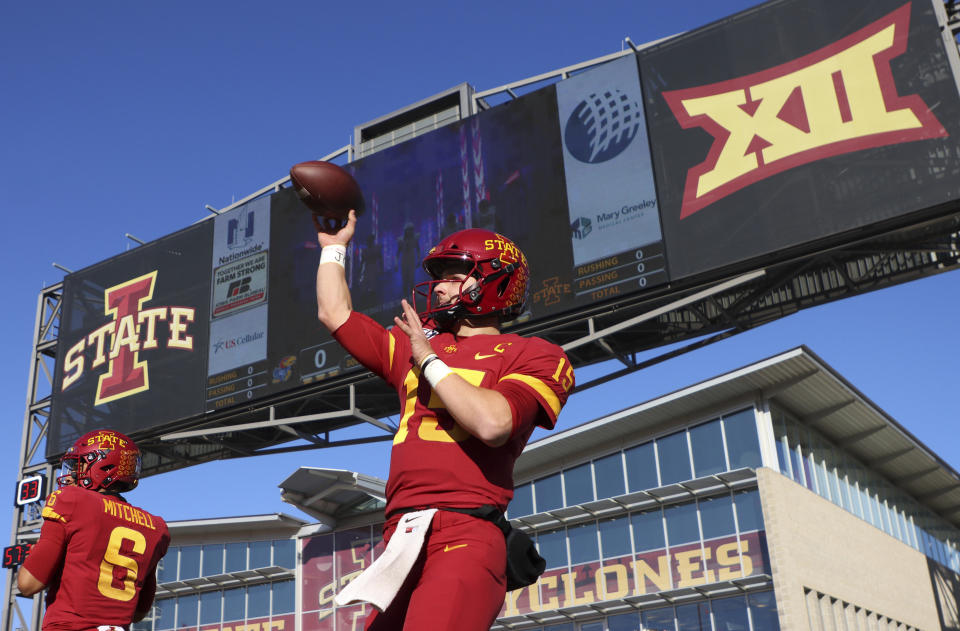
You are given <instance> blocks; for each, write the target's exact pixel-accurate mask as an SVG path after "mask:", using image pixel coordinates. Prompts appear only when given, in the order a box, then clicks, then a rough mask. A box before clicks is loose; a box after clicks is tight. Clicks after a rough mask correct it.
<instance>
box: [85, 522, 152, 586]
mask: <svg viewBox="0 0 960 631" xmlns="http://www.w3.org/2000/svg"><path fill="white" fill-rule="evenodd" d="M124 541H129V542H130V543H132V544H133V549H131V550H130V552H132V553H133V554H138V555H139V554H143V552H144V550H146V549H147V539H146V537H144V536H143V534H142V533H140V532H137V531H136V530H133V529H132V528H124V527H123V526H117V527H116V528H114V529H113V531H111V532H110V540H109V541H108V542H107V551H106V552H104V553H103V561H101V562H100V580H98V581H97V589H99V590H100V593H101V594H103V595H104V596H106V597H107V598H112V599H113V600H121V601H123V602H127V601H129V600H131V599H132V598H133V597H134V596H135V595H136V593H137V589H136V587H135V586H134V581H136V580H137V576H139V574H140V566H139V565H137V560H136V559H134V558H131V557H128V556H126V555H125V554H121V552H120V548H121V547H122V546H123V542H124ZM128 554H129V552H128ZM118 567H120V568H123V569H125V570H126V572H125V574H124V576H123V578H122V579H116V577H115V575H114V569H115V568H118ZM118 580H119V581H120V582H121V584H122V585H123V588H122V589H119V588H117V587H115V586H114V583H116V582H117V581H118Z"/></svg>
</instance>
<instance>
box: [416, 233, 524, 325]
mask: <svg viewBox="0 0 960 631" xmlns="http://www.w3.org/2000/svg"><path fill="white" fill-rule="evenodd" d="M451 266H455V267H454V269H457V271H458V272H460V273H463V274H466V278H464V280H463V281H462V282H461V283H460V290H459V292H458V293H459V299H458V300H456V301H455V302H452V303H448V304H438V303H439V301H438V298H437V295H436V293H435V292H434V288H435V287H436V286H437V283H440V282H443V281H444V280H445V279H444V278H443V275H444V273H445V272H446V271H449V270H450V269H451ZM456 266H460V267H459V269H458V268H457V267H456ZM423 269H425V270H426V271H427V274H429V275H430V278H431V279H432V280H429V281H425V282H422V283H419V284H417V286H416V287H414V291H413V299H414V307H415V308H416V300H417V296H420V297H422V298H424V299H426V309H425V310H423V311H419V313H420V318H421V319H422V320H423V321H424V322H425V323H427V322H429V321H431V320H432V321H433V323H435V324H436V325H437V326H438V327H439V328H444V327H446V326H449V325H450V324H452V323H453V322H454V321H456V320H459V319H461V318H469V317H471V316H484V315H490V314H498V315H500V317H501V319H502V320H509V319H511V318H514V317H516V316H518V315H519V314H520V313H521V312H522V311H523V306H524V303H525V302H526V300H527V282H528V280H529V278H530V268H529V267H528V265H527V257H526V256H525V255H524V254H523V252H522V251H521V250H520V248H518V247H517V246H516V244H514V242H513V241H511V240H510V239H508V238H506V237H505V236H503V235H501V234H497V233H496V232H493V231H490V230H483V229H481V228H470V229H467V230H460V231H459V232H455V233H453V234H452V235H450V236H448V237H445V238H444V239H442V240H441V241H440V243H438V244H437V245H435V246H434V247H433V248H431V249H430V251H429V252H428V253H427V256H426V257H424V259H423ZM470 278H474V279H476V283H473V284H469V285H467V282H468V279H470Z"/></svg>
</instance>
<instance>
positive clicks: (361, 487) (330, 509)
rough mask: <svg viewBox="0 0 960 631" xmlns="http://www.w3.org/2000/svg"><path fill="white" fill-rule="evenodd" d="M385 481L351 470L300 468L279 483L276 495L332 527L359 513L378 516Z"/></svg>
mask: <svg viewBox="0 0 960 631" xmlns="http://www.w3.org/2000/svg"><path fill="white" fill-rule="evenodd" d="M386 486H387V483H386V482H385V481H383V480H381V479H380V478H376V477H373V476H369V475H364V474H362V473H357V472H355V471H345V470H343V469H321V468H318V467H300V468H299V469H297V470H296V471H294V472H293V474H292V475H290V477H288V478H287V479H286V480H284V481H283V482H281V483H280V489H281V490H280V497H281V498H282V499H283V501H284V502H287V503H288V504H292V505H293V506H296V507H297V508H299V509H300V510H302V511H303V512H305V513H306V514H308V515H310V516H311V517H314V518H315V519H317V521H319V522H320V524H321V526H323V527H325V528H327V529H333V528H336V527H338V526H343V525H345V522H349V521H351V520H353V519H355V518H357V517H359V516H364V515H368V514H371V513H372V514H374V515H377V516H381V515H382V511H383V508H384V506H385V505H386V502H385V497H386V495H385V494H386Z"/></svg>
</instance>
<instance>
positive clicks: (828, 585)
mask: <svg viewBox="0 0 960 631" xmlns="http://www.w3.org/2000/svg"><path fill="white" fill-rule="evenodd" d="M757 480H758V485H759V490H760V500H761V503H762V506H763V518H764V524H765V528H766V534H767V545H768V547H769V552H770V564H771V568H772V571H773V587H774V591H775V593H776V598H777V608H778V610H779V611H780V623H781V626H782V631H801V630H802V631H806V630H808V629H810V628H811V624H810V621H809V620H808V616H807V605H806V602H805V595H804V588H809V589H812V590H817V591H819V592H822V593H824V594H829V595H830V596H833V597H834V598H837V599H840V600H842V601H845V602H847V603H850V604H852V605H856V606H858V607H862V608H864V609H867V610H870V611H872V612H876V613H877V614H880V615H883V616H887V617H889V618H892V619H894V620H898V621H900V622H902V623H905V624H907V625H910V626H912V627H914V628H916V629H922V630H923V631H935V630H938V629H941V628H944V627H943V626H942V625H941V621H940V616H939V615H938V611H937V610H938V607H937V602H936V599H935V597H934V587H933V577H932V576H931V572H930V569H929V566H928V563H927V558H926V556H924V555H923V554H921V553H920V552H917V551H916V550H914V549H913V548H911V547H909V546H907V545H906V544H903V543H901V542H900V541H898V540H897V539H895V538H893V537H891V536H890V535H888V534H886V533H884V532H883V531H881V530H880V529H878V528H875V527H874V526H872V525H870V524H868V523H867V522H865V521H863V520H862V519H860V518H858V517H856V516H854V515H852V514H851V513H848V512H847V511H845V510H843V509H842V508H840V507H838V506H836V505H835V504H833V503H832V502H830V501H829V500H827V499H825V498H822V497H820V496H819V495H817V494H816V493H813V492H812V491H810V490H808V489H806V488H804V487H803V486H801V485H799V484H797V483H796V482H794V481H793V480H790V479H788V478H787V477H786V476H783V475H781V474H780V473H778V472H776V471H773V470H772V469H768V468H761V469H758V470H757ZM812 628H814V629H817V628H819V626H818V625H817V624H816V623H815V624H814V625H813V626H812ZM827 628H830V627H827ZM946 628H949V626H947V627H946Z"/></svg>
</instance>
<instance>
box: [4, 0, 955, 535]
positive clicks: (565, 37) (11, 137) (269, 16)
mask: <svg viewBox="0 0 960 631" xmlns="http://www.w3.org/2000/svg"><path fill="white" fill-rule="evenodd" d="M752 4H754V3H753V2H744V1H742V0H731V1H727V2H724V1H710V2H708V1H705V0H689V1H687V2H684V3H666V2H654V1H652V0H632V1H629V2H627V1H619V0H612V1H607V2H602V3H586V2H568V1H564V0H561V1H551V2H546V1H523V0H521V1H513V2H503V1H500V0H495V1H491V2H485V3H483V4H482V5H478V4H475V3H474V4H472V5H467V4H462V5H454V4H453V3H447V2H413V3H395V2H391V3H386V2H367V3H354V4H349V5H348V4H347V3H321V2H306V1H304V2H289V1H284V0H281V1H279V2H274V3H270V4H269V5H268V4H266V3H253V2H249V1H243V0H239V1H232V2H223V1H221V0H211V1H210V2H183V1H181V0H172V1H168V2H164V3H159V2H150V1H146V2H135V3H133V2H120V1H118V0H102V1H98V2H67V1H65V0H54V1H53V2H52V3H46V4H44V5H43V7H42V8H40V6H39V5H37V4H35V3H7V5H6V6H5V7H4V10H3V14H4V15H3V19H2V20H0V59H3V60H4V62H3V63H2V64H0V81H2V85H3V86H4V96H3V98H2V99H0V124H2V125H3V134H2V141H0V178H2V181H0V211H2V217H3V221H4V223H5V227H6V229H5V230H4V231H3V236H2V237H0V238H2V239H3V243H2V247H0V257H2V269H3V270H4V271H5V281H6V282H5V284H6V287H7V291H6V293H5V295H6V299H5V303H6V305H7V307H6V311H4V315H3V319H2V321H3V324H4V326H3V330H4V333H5V336H4V339H5V342H6V344H7V346H6V351H5V354H4V357H5V361H4V362H2V364H0V370H2V373H0V406H2V407H0V409H2V410H3V412H4V419H5V420H4V421H3V422H4V423H5V427H6V436H7V439H6V441H4V444H3V445H2V446H0V450H2V453H3V456H4V458H3V464H2V465H0V477H2V478H3V479H6V480H7V481H8V483H9V486H8V487H7V488H9V490H10V492H11V493H12V491H13V482H14V480H15V478H16V470H17V469H16V459H17V456H16V453H17V452H16V450H17V448H18V446H19V442H20V434H21V429H22V424H23V415H24V404H25V392H26V385H27V374H28V368H29V349H30V343H31V335H32V329H33V325H34V316H35V308H36V299H37V294H38V292H39V291H40V290H41V288H42V287H43V286H45V285H49V284H52V283H54V282H57V281H59V280H60V278H61V277H62V273H61V272H60V271H58V270H57V269H55V268H53V267H52V265H51V263H53V262H57V263H59V264H61V265H64V266H66V267H68V268H71V269H80V268H82V267H85V266H87V265H90V264H92V263H95V262H97V261H100V260H103V259H105V258H108V257H110V256H113V255H116V254H119V253H121V252H123V251H125V250H126V249H128V248H130V247H133V246H134V245H135V244H134V243H133V242H131V241H129V240H127V239H126V238H125V237H124V233H130V234H133V235H135V236H136V237H138V238H139V239H142V240H145V241H149V240H153V239H156V238H159V237H161V236H163V235H166V234H169V233H171V232H174V231H176V230H178V229H180V228H183V227H185V226H187V225H189V224H191V223H193V222H195V221H197V220H199V219H201V218H203V217H204V216H205V215H207V214H208V213H207V211H205V210H204V205H205V204H210V205H212V206H214V207H217V208H220V207H223V206H226V205H228V204H230V203H231V202H232V201H234V200H235V199H239V198H242V197H244V196H246V195H248V194H249V193H252V192H253V191H255V190H257V189H259V188H261V187H263V186H265V185H267V184H269V183H271V182H273V181H275V180H277V179H279V178H281V177H283V176H284V175H285V174H286V173H287V170H288V169H289V167H290V165H292V164H294V163H296V162H300V161H303V160H308V159H314V158H318V157H320V156H323V155H325V154H327V153H329V152H330V151H332V150H334V149H337V148H339V147H342V146H343V145H345V144H347V143H348V142H349V140H350V138H351V135H352V132H353V127H354V126H355V125H357V124H360V123H364V122H367V121H370V120H372V119H375V118H378V117H380V116H382V115H384V114H387V113H389V112H391V111H393V110H396V109H398V108H401V107H404V106H406V105H408V104H411V103H414V102H416V101H419V100H421V99H423V98H425V97H427V96H430V95H432V94H434V93H437V92H440V91H443V90H445V89H447V88H450V87H453V86H455V85H457V84H459V83H461V82H468V83H470V84H472V85H474V86H475V87H476V88H478V89H480V90H484V89H488V88H493V87H496V86H500V85H503V84H506V83H509V82H511V81H514V80H518V79H523V78H525V77H530V76H534V75H538V74H540V73H543V72H547V71H550V70H554V69H558V68H561V67H564V66H568V65H571V64H574V63H578V62H581V61H585V60H588V59H593V58H596V57H600V56H602V55H606V54H609V53H612V52H616V51H619V50H621V48H622V46H623V43H622V41H623V38H624V37H625V36H629V37H630V38H631V39H632V40H633V41H635V42H638V43H639V42H646V41H650V40H653V39H656V38H660V37H664V36H667V35H670V34H674V33H677V32H680V31H683V30H687V29H690V28H695V27H697V26H701V25H703V24H706V23H708V22H711V21H713V20H715V19H718V18H720V17H723V16H725V15H729V14H731V13H734V12H736V11H738V10H740V9H742V8H744V7H746V6H750V5H752ZM705 55H707V53H705ZM705 62H707V58H705ZM958 290H960V274H958V273H956V272H950V273H946V274H942V275H940V276H937V277H934V278H929V279H925V280H921V281H915V282H912V283H909V284H905V285H902V286H899V287H895V288H891V289H887V290H883V291H880V292H874V293H871V294H867V295H863V296H860V297H856V298H852V299H848V300H843V301H840V302H837V303H833V304H830V305H825V306H821V307H817V308H814V309H809V310H807V311H805V312H802V313H800V314H797V315H793V316H790V317H787V318H785V319H783V320H780V321H778V322H776V323H773V324H769V325H766V326H763V327H760V328H758V329H756V330H753V331H750V332H747V333H744V334H741V335H739V336H736V337H734V338H732V339H729V340H726V341H724V342H721V343H718V344H714V345H712V346H710V347H707V348H704V349H701V350H698V351H695V352H693V353H690V354H688V355H685V356H683V357H681V358H678V359H675V360H671V361H669V362H666V363H664V364H661V365H658V366H655V367H653V368H650V369H648V370H645V371H642V372H640V373H636V374H634V375H631V376H630V377H627V378H624V379H621V380H618V381H615V382H612V383H609V384H606V385H604V386H602V387H598V388H595V389H592V390H589V391H586V392H584V393H582V394H578V395H575V396H574V397H573V398H572V399H571V402H570V403H569V405H568V407H567V409H566V410H565V411H564V412H563V414H562V416H561V420H560V426H561V427H564V426H566V427H570V426H572V425H575V424H579V423H581V422H584V421H587V420H590V419H593V418H596V417H598V416H601V415H603V414H604V413H607V412H611V411H614V410H618V409H622V408H624V407H628V406H630V405H632V404H635V403H639V402H642V401H644V400H647V399H650V398H653V397H655V396H657V395H660V394H665V393H667V392H671V391H673V390H676V389H678V388H681V387H683V386H686V385H689V384H691V383H694V382H697V381H700V380H703V379H706V378H709V377H711V376H713V375H716V374H719V373H722V372H725V371H728V370H732V369H734V368H738V367H740V366H743V365H746V364H749V363H752V362H754V361H757V360H759V359H762V358H765V357H768V356H770V355H774V354H776V353H779V352H781V351H784V350H787V349H790V348H793V347H795V346H798V345H800V344H806V345H808V346H809V347H810V348H811V349H812V350H813V351H814V352H816V353H818V354H819V355H820V356H821V357H822V358H823V359H824V360H825V361H827V362H828V363H829V364H831V365H832V366H833V367H834V368H836V369H837V370H838V371H839V372H840V373H841V374H842V375H844V376H845V377H846V378H848V379H849V380H850V381H851V382H852V383H853V384H854V386H856V387H857V388H859V389H860V390H861V391H862V392H863V393H864V394H865V395H866V396H867V397H869V398H870V399H872V400H873V401H874V402H875V403H876V404H877V405H879V406H880V407H881V408H882V409H884V410H886V411H887V412H888V413H889V414H890V415H891V416H892V417H894V418H895V419H897V420H898V421H899V422H900V423H902V424H903V425H904V426H906V428H907V429H908V430H910V431H911V432H912V433H914V434H915V435H916V436H917V437H918V438H919V439H920V440H921V441H923V442H924V443H925V444H927V445H928V446H930V447H932V448H934V449H936V451H937V453H938V454H939V455H940V456H941V457H942V458H943V459H944V460H946V462H947V463H949V464H950V465H951V466H953V467H954V468H960V432H957V431H956V423H957V415H956V409H957V406H956V400H955V399H956V397H955V393H956V383H957V379H956V360H957V356H958V350H960V342H958V340H957V327H956V318H957V312H958V307H960V298H958V295H960V291H958ZM611 368H616V367H610V366H599V367H593V368H590V369H586V370H584V371H582V373H581V375H580V380H581V381H585V380H586V379H587V378H588V376H589V375H591V374H592V375H595V374H598V373H599V372H602V371H603V370H609V369H611ZM388 458H389V451H388V443H383V444H378V445H374V446H367V447H346V448H338V449H335V450H323V451H306V452H299V453H295V454H289V455H283V456H271V457H261V458H255V459H242V460H233V461H227V462H217V463H210V464H206V465H201V466H198V467H193V468H190V469H186V470H183V471H179V472H175V473H171V474H165V475H162V476H157V477H153V478H147V479H145V480H144V481H143V483H142V485H141V488H139V489H137V490H136V491H134V492H133V493H131V494H130V496H129V499H130V500H131V501H132V502H134V503H136V504H138V505H141V506H143V507H145V508H147V509H148V510H151V511H153V512H156V513H158V514H160V515H162V516H164V517H166V518H167V519H190V518H201V517H218V516H230V515H243V514H253V513H268V512H274V511H283V512H288V513H290V514H293V515H297V516H300V517H304V516H303V515H302V514H300V513H299V512H298V511H297V510H296V509H294V508H292V507H290V506H289V505H286V504H283V503H282V502H281V501H280V497H279V490H278V489H277V485H278V484H279V483H280V482H281V481H282V480H283V479H284V478H286V477H287V476H288V475H289V474H291V473H292V472H293V471H294V470H295V469H296V468H297V467H298V466H323V467H336V468H348V469H354V468H359V469H360V470H361V471H362V472H363V473H367V474H371V475H377V476H380V477H386V471H387V466H388ZM358 462H362V463H363V464H362V465H360V466H359V467H358V465H357V463H358ZM0 488H3V487H2V486H0ZM9 523H10V519H9V518H6V519H4V518H0V541H2V542H3V545H7V542H8V541H9V536H10V531H9Z"/></svg>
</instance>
